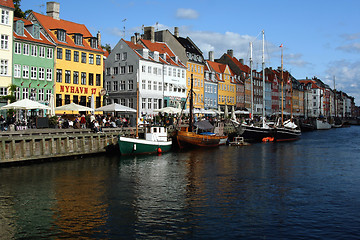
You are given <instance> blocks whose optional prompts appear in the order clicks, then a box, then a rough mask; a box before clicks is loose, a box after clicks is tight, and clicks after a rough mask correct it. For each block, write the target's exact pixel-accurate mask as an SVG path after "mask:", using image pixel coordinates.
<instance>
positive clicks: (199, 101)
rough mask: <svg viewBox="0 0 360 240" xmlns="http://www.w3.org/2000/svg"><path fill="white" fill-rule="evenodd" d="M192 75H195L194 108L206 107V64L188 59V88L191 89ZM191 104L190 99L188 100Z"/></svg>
mask: <svg viewBox="0 0 360 240" xmlns="http://www.w3.org/2000/svg"><path fill="white" fill-rule="evenodd" d="M191 75H192V76H193V90H194V92H195V96H194V108H204V84H205V83H204V65H203V64H201V63H197V62H193V61H188V63H187V71H186V78H187V83H186V86H187V89H188V91H189V90H190V84H191ZM187 105H188V106H189V100H188V102H187Z"/></svg>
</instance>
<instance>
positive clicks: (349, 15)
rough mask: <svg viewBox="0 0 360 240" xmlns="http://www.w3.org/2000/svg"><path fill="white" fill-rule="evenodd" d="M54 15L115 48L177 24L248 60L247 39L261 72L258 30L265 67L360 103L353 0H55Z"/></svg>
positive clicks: (36, 0)
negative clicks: (57, 5)
mask: <svg viewBox="0 0 360 240" xmlns="http://www.w3.org/2000/svg"><path fill="white" fill-rule="evenodd" d="M55 1H56V0H55ZM46 2H47V1H43V0H22V1H21V6H20V7H21V9H22V10H23V11H25V10H28V9H31V10H33V11H35V12H38V13H42V14H46ZM57 2H59V3H60V18H61V19H64V20H68V21H72V22H76V23H81V24H84V25H85V26H86V27H87V28H88V29H89V31H90V32H91V33H92V34H93V36H96V33H97V32H98V31H100V33H101V43H102V45H105V44H110V46H111V47H112V48H113V47H115V45H116V44H117V42H118V41H120V39H121V38H124V39H125V40H130V37H131V36H133V35H134V33H135V32H139V33H142V26H154V28H155V30H163V29H169V30H170V32H172V33H173V32H174V27H179V34H180V36H181V37H187V36H188V37H190V38H191V40H192V41H193V42H194V43H195V44H196V45H197V46H198V47H199V48H200V49H201V51H202V52H203V56H204V58H205V59H208V56H209V55H208V53H209V51H213V52H214V56H215V59H216V58H220V57H221V56H222V55H223V54H224V53H226V52H227V50H228V49H232V50H233V51H234V56H235V57H236V58H242V59H244V62H245V64H247V65H249V59H250V47H249V45H250V42H253V61H254V65H253V66H254V68H256V69H257V70H259V71H261V66H262V34H261V32H262V30H264V32H265V52H264V56H265V66H266V67H272V68H278V67H280V66H281V48H279V46H280V45H281V44H283V56H284V57H283V61H284V64H283V68H284V70H288V71H289V72H290V73H291V74H292V75H293V76H294V77H295V78H296V79H298V80H300V79H305V78H312V77H314V76H316V77H317V78H319V79H321V80H322V81H323V82H324V83H326V84H328V85H329V86H330V87H331V88H332V89H333V88H334V84H335V87H336V89H337V90H339V91H344V92H346V93H347V94H348V95H350V96H353V97H355V102H356V104H357V105H359V103H360V15H359V9H360V1H359V0H342V1H334V0H272V1H271V0H222V1H210V0H192V1H190V0H181V1H172V0H139V1H134V0H133V1H131V0H130V1H124V0H102V1H98V0H76V1H75V0H57Z"/></svg>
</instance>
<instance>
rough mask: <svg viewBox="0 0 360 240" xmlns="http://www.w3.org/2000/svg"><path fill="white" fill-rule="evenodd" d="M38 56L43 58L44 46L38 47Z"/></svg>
mask: <svg viewBox="0 0 360 240" xmlns="http://www.w3.org/2000/svg"><path fill="white" fill-rule="evenodd" d="M39 57H41V58H45V47H41V46H40V47H39Z"/></svg>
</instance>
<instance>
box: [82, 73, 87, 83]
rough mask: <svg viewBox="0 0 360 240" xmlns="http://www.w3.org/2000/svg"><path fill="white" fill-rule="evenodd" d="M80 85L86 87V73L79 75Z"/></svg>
mask: <svg viewBox="0 0 360 240" xmlns="http://www.w3.org/2000/svg"><path fill="white" fill-rule="evenodd" d="M81 85H86V72H82V73H81Z"/></svg>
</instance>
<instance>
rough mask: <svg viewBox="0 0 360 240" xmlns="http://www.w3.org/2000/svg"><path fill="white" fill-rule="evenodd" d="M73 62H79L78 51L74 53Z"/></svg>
mask: <svg viewBox="0 0 360 240" xmlns="http://www.w3.org/2000/svg"><path fill="white" fill-rule="evenodd" d="M74 62H79V51H74Z"/></svg>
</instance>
